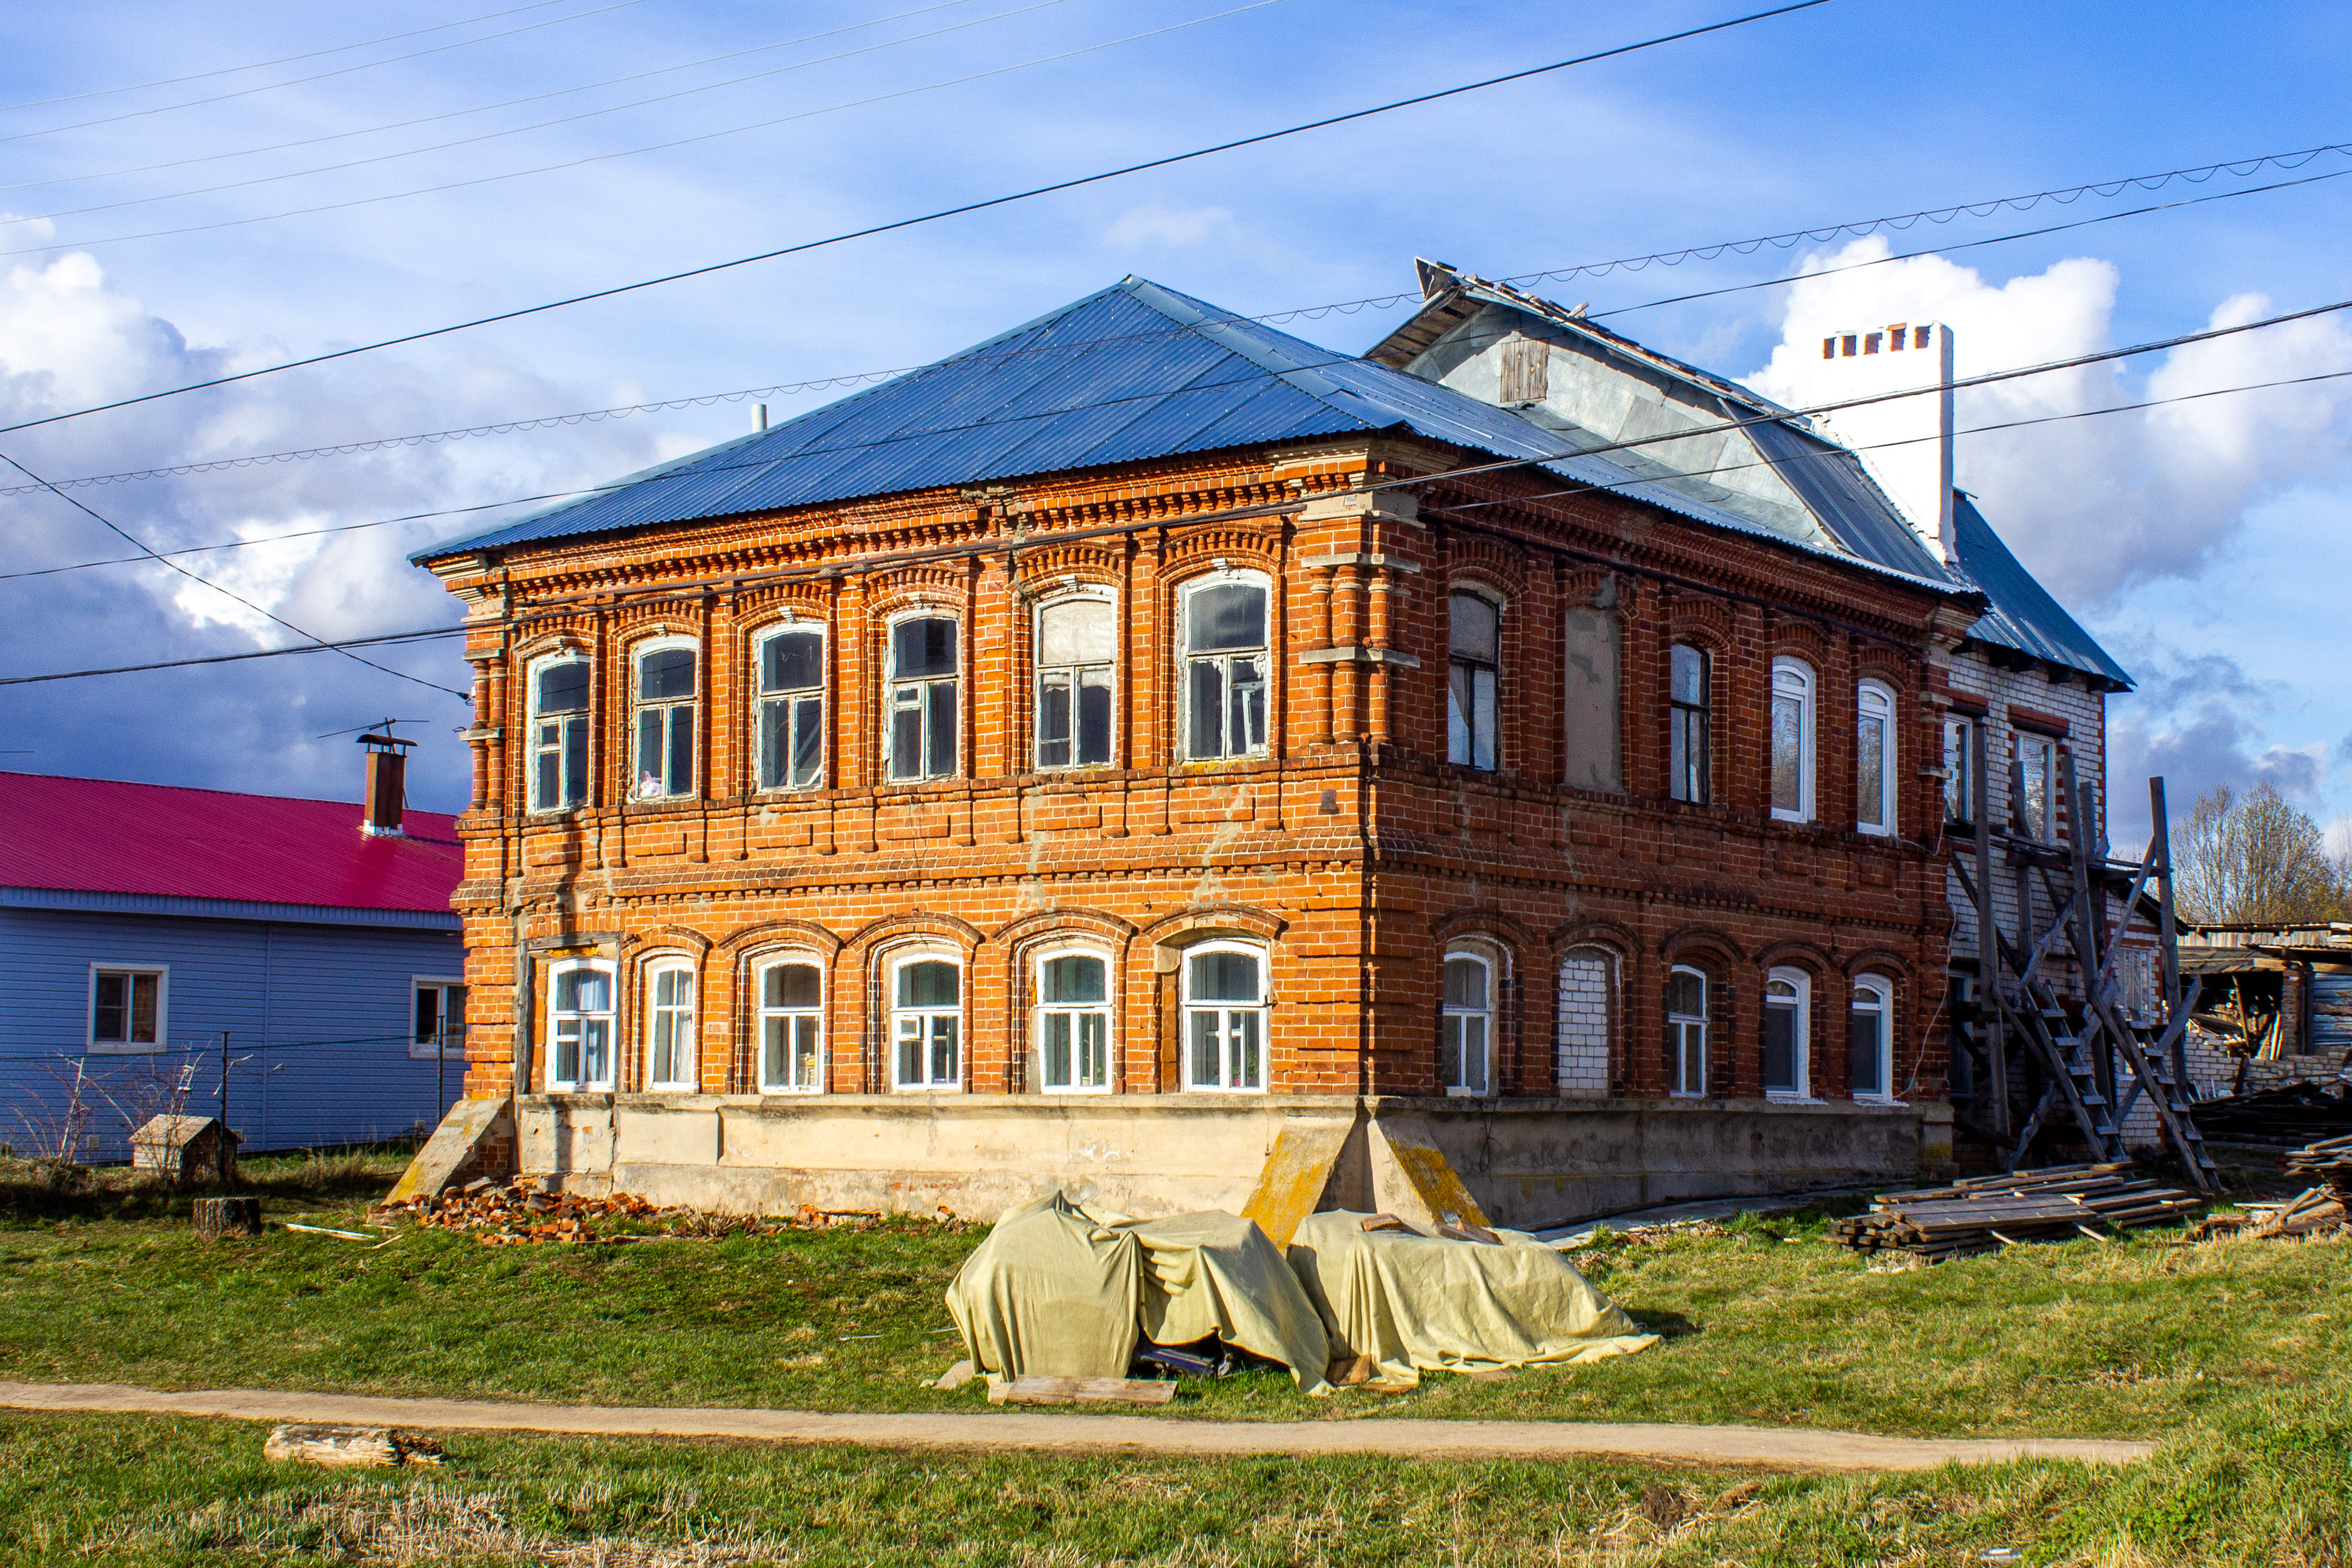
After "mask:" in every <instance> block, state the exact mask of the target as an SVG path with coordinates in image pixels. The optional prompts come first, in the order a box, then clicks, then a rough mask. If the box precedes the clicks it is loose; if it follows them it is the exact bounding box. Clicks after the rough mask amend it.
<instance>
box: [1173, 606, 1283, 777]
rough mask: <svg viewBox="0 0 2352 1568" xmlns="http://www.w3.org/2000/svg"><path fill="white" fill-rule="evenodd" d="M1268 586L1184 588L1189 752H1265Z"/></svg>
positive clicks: (1203, 755) (1186, 751) (1202, 756)
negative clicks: (1266, 588)
mask: <svg viewBox="0 0 2352 1568" xmlns="http://www.w3.org/2000/svg"><path fill="white" fill-rule="evenodd" d="M1266 635H1267V634H1266V590H1265V584H1263V583H1260V582H1222V581H1221V582H1209V583H1203V584H1199V585H1197V586H1195V587H1192V588H1190V589H1187V590H1186V592H1185V595H1184V691H1185V699H1184V734H1185V745H1184V754H1185V755H1186V756H1188V757H1191V758H1192V759H1194V760H1196V761H1198V760H1202V759H1205V758H1211V757H1255V756H1263V755H1264V754H1265V688H1266V676H1267V669H1268V660H1267V657H1266V648H1267V642H1266Z"/></svg>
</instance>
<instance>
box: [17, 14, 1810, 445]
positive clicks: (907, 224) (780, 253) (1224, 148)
mask: <svg viewBox="0 0 2352 1568" xmlns="http://www.w3.org/2000/svg"><path fill="white" fill-rule="evenodd" d="M1828 3H1829V0H1792V3H1791V4H1789V5H1779V6H1775V7H1773V8H1771V9H1769V10H1765V11H1755V12H1750V13H1749V14H1748V15H1747V16H1735V17H1733V18H1731V19H1730V20H1728V21H1723V22H1713V23H1709V24H1707V25H1706V26H1699V27H1687V28H1685V29H1683V30H1682V31H1680V32H1675V33H1665V34H1661V35H1659V36H1658V37H1652V38H1644V39H1642V40H1641V41H1639V42H1637V43H1632V44H1621V45H1619V46H1617V47H1613V48H1608V49H1601V50H1596V51H1594V52H1593V53H1591V54H1587V55H1579V56H1577V57H1575V58H1571V59H1565V60H1555V61H1553V62H1551V63H1550V64H1549V65H1541V66H1531V67H1529V68H1527V69H1525V70H1517V71H1511V72H1508V73H1507V74H1505V75H1502V76H1496V77H1487V78H1485V79H1481V80H1478V81H1473V82H1465V83H1463V84H1461V85H1460V86H1457V87H1449V88H1443V89H1438V90H1436V91H1433V92H1425V93H1418V94H1415V95H1413V96H1412V97H1410V98H1401V99H1394V100H1391V101H1389V102H1387V103H1381V104H1375V105H1373V106H1372V107H1370V108H1369V109H1358V110H1349V111H1348V112H1347V113H1344V114H1334V115H1327V116H1324V117H1323V118H1321V119H1318V120H1310V121H1301V122H1300V123H1298V124H1296V125H1290V126H1286V127H1284V128H1283V129H1281V130H1278V131H1266V132H1259V133H1258V134H1256V135H1254V136H1244V137H1238V138H1235V139H1234V140H1233V141H1229V142H1217V143H1215V144H1213V145H1212V146H1207V147H1198V148H1194V149H1193V150H1192V151H1191V152H1187V153H1171V154H1169V155H1168V156H1166V157H1162V158H1153V159H1150V160H1147V161H1146V162H1143V163H1129V164H1125V165H1123V166H1121V167H1119V168H1116V169H1106V170H1103V171H1101V172H1099V173H1097V174H1083V175H1079V176H1077V177H1076V178H1074V179H1068V180H1057V181H1055V182H1054V183H1052V184H1044V185H1033V186H1031V187H1029V188H1028V189H1026V190H1022V191H1015V192H1013V193H1011V194H1009V195H1001V196H990V197H986V198H984V199H982V200H980V201H973V202H965V203H961V204H960V205H955V206H950V207H940V208H938V209H936V210H934V211H932V212H929V213H924V214H921V215H919V216H915V217H907V218H898V219H894V220H892V221H891V222H888V223H882V224H874V225H870V226H866V227H865V228H859V229H851V230H847V231H845V232H843V233H841V234H836V235H831V236H828V237H825V238H823V239H813V240H803V242H801V243H800V244H798V245H790V246H784V247H780V248H778V249H774V250H766V251H760V252H757V253H755V254H753V255H750V256H740V257H736V258H733V259H731V260H728V261H717V262H711V263H709V264H708V265H706V266H702V267H695V268H688V269H686V270H684V271H681V272H670V273H664V274H662V275H661V276H659V277H655V278H646V279H639V280H637V281H636V282H634V283H623V284H616V285H614V287H612V288H609V289H595V290H593V291H592V292H590V293H585V294H573V295H569V296H566V297H565V298H563V299H560V300H545V301H543V302H541V303H540V304H536V305H526V306H522V307H520V308H519V309H516V310H501V311H499V312H498V313H496V314H494V315H488V316H478V317H475V318H473V319H472V320H470V321H457V322H452V323H451V324H449V325H447V326H445V327H432V328H427V329H425V330H424V331H415V332H404V333H402V334H401V335H399V336H397V337H392V338H383V339H380V340H378V341H377V342H371V343H361V344H356V345H354V346H352V347H351V348H346V349H335V350H331V351H330V352H328V353H320V354H310V355H307V356H305V357H304V358H301V359H296V360H286V361H283V362H281V363H278V364H274V365H262V366H259V367H257V368H256V369H253V370H248V371H239V372H237V373H236V374H232V375H224V376H215V377H213V378H211V379H209V380H206V381H198V382H191V383H189V384H186V385H184V386H175V387H169V388H166V389H165V390H163V391H161V392H149V393H142V394H141V395H138V396H136V397H125V398H118V399H116V400H115V401H114V402H111V403H101V404H96V405H91V406H90V407H88V408H79V409H75V410H73V411H72V412H70V413H66V414H51V415H46V416H43V417H41V418H38V419H27V420H24V421H21V422H19V423H17V424H15V425H8V426H0V435H8V434H12V433H14V432H16V431H18V430H30V429H35V428H37V427H39V426H44V425H56V424H61V423H63V422H64V421H66V420H68V419H79V418H81V417H83V416H86V415H90V414H102V413H106V412H109V411H110V410H113V409H117V408H130V407H133V406H136V405H140V404H144V403H153V402H157V401H159V400H161V399H163V398H166V397H177V396H180V395H183V394H185V393H190V392H198V391H203V390H205V389H206V388H209V387H215V386H226V385H229V384H233V383H236V382H242V381H251V380H254V379H256V378H257V377H260V376H265V375H275V374H278V373H279V372H281V371H289V370H296V369H299V368H301V367H304V366H307V365H314V364H324V363H330V362H331V361H334V360H340V359H349V358H352V357H353V356H355V355H358V354H364V353H375V352H376V351H377V350H379V349H387V348H394V347H397V346H399V345H400V344H403V343H413V342H424V341H425V340H427V339H431V338H438V337H446V336H448V335H449V334H451V333H454V332H462V331H472V330H473V329H475V328H477V327H487V326H490V325H493V324H495V323H498V322H501V321H518V320H520V319H521V318H523V317H526V316H535V315H541V314H543V313H545V312H547V311H550V310H564V309H567V308H569V307H571V306H573V305H583V304H587V303H589V302H591V301H593V300H609V299H613V298H614V297H616V296H619V295H622V294H630V293H635V292H637V291H639V290H642V289H654V288H659V287H661V286H663V285H665V284H668V283H677V282H682V281H684V280H685V279H689V278H702V277H708V276H709V275H710V274H713V273H717V272H724V271H730V270H731V269H733V268H738V267H748V266H750V265H751V264H752V263H754V262H758V261H772V260H774V259H777V258H781V257H785V256H797V255H803V254H805V253H806V252H809V251H812V250H818V249H822V248H824V247H828V246H834V245H841V244H845V243H847V242H848V241H850V240H853V239H864V238H870V237H873V236H875V235H880V234H891V233H896V232H898V230H901V229H908V228H914V227H918V226H921V225H924V224H930V223H937V222H940V221H941V220H943V219H946V218H950V217H957V216H964V215H966V214H970V213H976V212H983V211H987V210H989V209H991V208H994V207H1000V206H1008V205H1013V203H1016V202H1024V201H1029V200H1032V199H1034V198H1035V197H1038V196H1043V195H1054V194H1055V193H1057V192H1061V191H1068V190H1076V189H1078V188H1080V187H1082V186H1086V185H1091V184H1101V183H1102V182H1104V181H1107V180H1116V179H1121V178H1124V177H1125V176H1127V175H1129V174H1142V173H1145V172H1147V171H1149V170H1152V169H1164V168H1168V167H1171V166H1173V165H1175V164H1178V163H1190V162H1192V161H1193V160H1195V159H1200V158H1206V157H1212V156H1214V155H1215V154H1217V153H1229V152H1233V151H1234V150H1236V149H1239V148H1243V147H1254V146H1258V145H1261V144H1263V143H1265V142H1275V141H1279V140H1281V139H1282V138H1284V137H1288V136H1297V135H1301V134H1303V133H1305V132H1309V131H1319V130H1324V129H1327V128H1328V127H1330V126H1334V125H1343V124H1347V123H1349V122H1350V121H1358V120H1366V119H1370V118H1371V117H1372V116H1374V115H1380V114H1387V113H1391V112H1393V111H1394V110H1401V109H1409V108H1413V107H1416V106H1418V105H1420V104H1424V103H1433V102H1436V101H1438V100H1443V99H1447V98H1454V97H1458V96H1460V95H1462V94H1464V93H1469V92H1477V91H1481V90H1483V89H1486V88H1490V87H1499V86H1502V85H1503V84H1505V83H1507V82H1514V81H1524V80H1527V79H1530V78H1533V77H1538V76H1544V75H1548V74H1549V73H1550V72H1553V71H1557V70H1565V69H1568V68H1570V67H1574V66H1580V65H1589V64H1591V63H1592V62H1594V61H1596V60H1603V59H1612V58H1616V57H1618V56H1621V55H1628V54H1633V53H1635V52H1637V51H1639V50H1642V49H1648V48H1655V47H1659V46H1661V45H1664V44H1670V43H1676V42H1680V41H1681V40H1683V39H1685V38H1694V37H1701V36H1704V35H1706V34H1710V33H1719V32H1723V31H1725V30H1727V29H1729V28H1732V27H1738V26H1746V25H1747V24H1748V23H1750V22H1759V21H1765V20H1769V19H1770V18H1772V17H1775V16H1788V15H1790V14H1791V13H1793V12H1798V11H1808V10H1811V9H1812V8H1813V7H1815V6H1817V5H1827V4H1828Z"/></svg>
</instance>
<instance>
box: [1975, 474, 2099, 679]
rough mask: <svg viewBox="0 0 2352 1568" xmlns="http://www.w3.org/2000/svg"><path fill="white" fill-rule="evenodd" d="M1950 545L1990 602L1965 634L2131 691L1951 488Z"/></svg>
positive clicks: (2094, 643)
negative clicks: (1989, 606) (2108, 681)
mask: <svg viewBox="0 0 2352 1568" xmlns="http://www.w3.org/2000/svg"><path fill="white" fill-rule="evenodd" d="M1952 545H1953V549H1954V551H1955V552H1956V553H1957V554H1958V556H1959V568H1960V571H1961V573H1962V574H1964V575H1965V576H1966V577H1967V578H1968V579H1969V582H1970V583H1971V584H1974V585H1975V586H1977V587H1979V588H1980V589H1982V590H1983V591H1984V595H1985V597H1986V598H1988V599H1990V600H1991V601H1992V608H1991V609H1990V610H1989V611H1988V612H1986V614H1985V616H1984V618H1983V619H1981V620H1979V621H1978V622H1977V624H1976V625H1974V626H1970V627H1969V637H1973V638H1975V639H1976V640H1977V641H1979V642H1983V643H1991V644H1993V645H1995V646H1996V647H2007V648H2014V649H2016V650H2017V651H2018V652H2020V653H2023V654H2030V655H2031V656H2032V657H2033V658H2039V659H2045V660H2047V661H2048V662H2050V663H2052V664H2063V665H2064V666H2065V667H2066V668H2069V669H2079V670H2082V671H2084V673H2086V674H2089V675H2095V676H2097V677H2099V678H2101V679H2105V680H2110V681H2113V682H2114V683H2115V684H2116V687H2117V688H2118V689H2121V690H2125V691H2128V690H2130V689H2132V686H2133V681H2132V678H2131V677H2130V675H2129V674H2127V673H2126V671H2125V669H2124V667H2123V666H2122V665H2119V664H2117V663H2116V661H2115V660H2114V659H2112V658H2108V657H2107V651H2106V649H2105V648H2103V647H2100V646H2099V645H2098V643H2097V641H2096V640H2095V638H2093V637H2092V636H2091V634H2090V633H2088V632H2086V631H2084V629H2083V628H2082V626H2081V624H2080V623H2078V622H2077V621H2076V620H2075V619H2074V616H2070V615H2068V614H2067V613H2066V611H2065V608H2064V607H2063V605H2060V604H2059V603H2058V601H2057V600H2055V599H2053V598H2052V597H2051V596H2050V591H2049V590H2048V589H2046V588H2044V587H2043V586H2042V584H2039V583H2037V582H2035V581H2034V580H2033V574H2032V573H2031V572H2028V571H2027V570H2026V569H2025V567H2024V565H2023V564H2022V563H2020V562H2019V560H2018V559H2017V557H2016V556H2014V555H2011V553H2010V552H2009V546H2008V545H2006V544H2003V543H2002V542H2000V535H1999V534H1997V533H1995V532H1994V531H1992V525H1991V524H1990V523H1989V522H1987V521H1985V520H1984V514H1983V513H1982V512H1980V511H1979V510H1977V508H1976V503H1975V502H1974V501H1972V500H1969V494H1968V492H1967V491H1966V490H1955V491H1953V492H1952Z"/></svg>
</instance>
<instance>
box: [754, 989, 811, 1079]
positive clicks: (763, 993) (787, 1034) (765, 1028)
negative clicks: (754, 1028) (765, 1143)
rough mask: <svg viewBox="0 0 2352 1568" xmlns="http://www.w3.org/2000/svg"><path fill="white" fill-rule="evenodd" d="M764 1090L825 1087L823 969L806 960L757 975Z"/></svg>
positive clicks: (761, 1066) (761, 1070)
mask: <svg viewBox="0 0 2352 1568" xmlns="http://www.w3.org/2000/svg"><path fill="white" fill-rule="evenodd" d="M755 994H756V995H757V996H758V998H759V1010H760V1016H759V1032H760V1090H761V1093H763V1094H814V1093H816V1092H818V1091H819V1090H821V1089H824V971H823V970H821V969H819V968H818V967H817V966H816V965H815V964H814V963H807V962H805V961H803V960H796V959H787V960H784V961H783V962H782V963H771V964H769V965H767V966H766V967H765V968H763V969H761V971H760V973H759V981H758V986H757V989H756V992H755Z"/></svg>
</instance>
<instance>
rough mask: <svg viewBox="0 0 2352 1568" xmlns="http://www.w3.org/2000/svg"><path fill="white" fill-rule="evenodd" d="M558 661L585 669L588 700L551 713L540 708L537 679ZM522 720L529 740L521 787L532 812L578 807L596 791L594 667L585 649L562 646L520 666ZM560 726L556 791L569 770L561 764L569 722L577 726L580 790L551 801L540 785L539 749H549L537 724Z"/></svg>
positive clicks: (556, 750)
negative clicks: (571, 796)
mask: <svg viewBox="0 0 2352 1568" xmlns="http://www.w3.org/2000/svg"><path fill="white" fill-rule="evenodd" d="M560 664H576V665H578V666H580V667H581V668H583V669H584V670H586V671H587V672H588V703H587V706H586V707H584V708H581V709H577V710H564V711H563V712H562V713H560V714H556V715H553V716H545V715H542V714H541V712H540V710H539V680H540V677H541V675H542V674H544V673H545V672H546V671H547V670H549V669H551V668H554V667H555V666H557V665H560ZM523 708H524V711H525V719H524V724H525V726H526V733H527V734H528V735H529V737H530V744H529V745H528V746H526V747H525V748H524V750H523V772H524V778H523V787H524V791H525V794H526V796H527V798H528V799H529V800H530V809H531V810H532V811H534V812H563V811H578V810H580V809H581V808H583V806H585V805H587V804H588V800H589V797H590V796H592V795H594V794H595V793H596V747H595V741H596V671H595V668H594V666H593V663H592V661H591V660H590V659H589V658H588V656H587V655H586V654H585V653H583V652H582V651H580V650H579V649H578V648H562V649H560V650H558V651H557V652H554V653H551V654H543V655H541V657H540V658H534V659H531V660H530V661H529V662H528V663H526V664H525V665H524V666H523ZM550 722H551V723H555V724H557V725H559V726H561V729H560V730H559V732H558V734H557V736H556V742H555V745H554V746H553V747H552V748H548V747H546V746H544V745H542V744H541V739H540V733H539V727H540V725H541V724H542V723H550ZM574 724H577V725H578V726H579V727H580V729H579V739H580V752H581V767H580V771H581V791H580V798H579V799H578V800H572V801H567V800H561V799H559V800H557V801H555V802H553V803H552V804H551V803H550V802H549V801H548V800H547V798H546V796H545V795H543V794H542V792H541V789H540V787H539V761H540V755H541V752H544V751H547V750H550V749H552V750H553V752H554V753H555V767H556V780H557V793H558V794H559V795H561V794H562V781H563V779H564V778H565V777H566V776H567V775H568V774H569V773H570V770H569V769H567V768H566V767H565V766H564V765H563V759H564V753H565V752H566V751H568V750H569V749H570V744H571V726H572V725H574Z"/></svg>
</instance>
